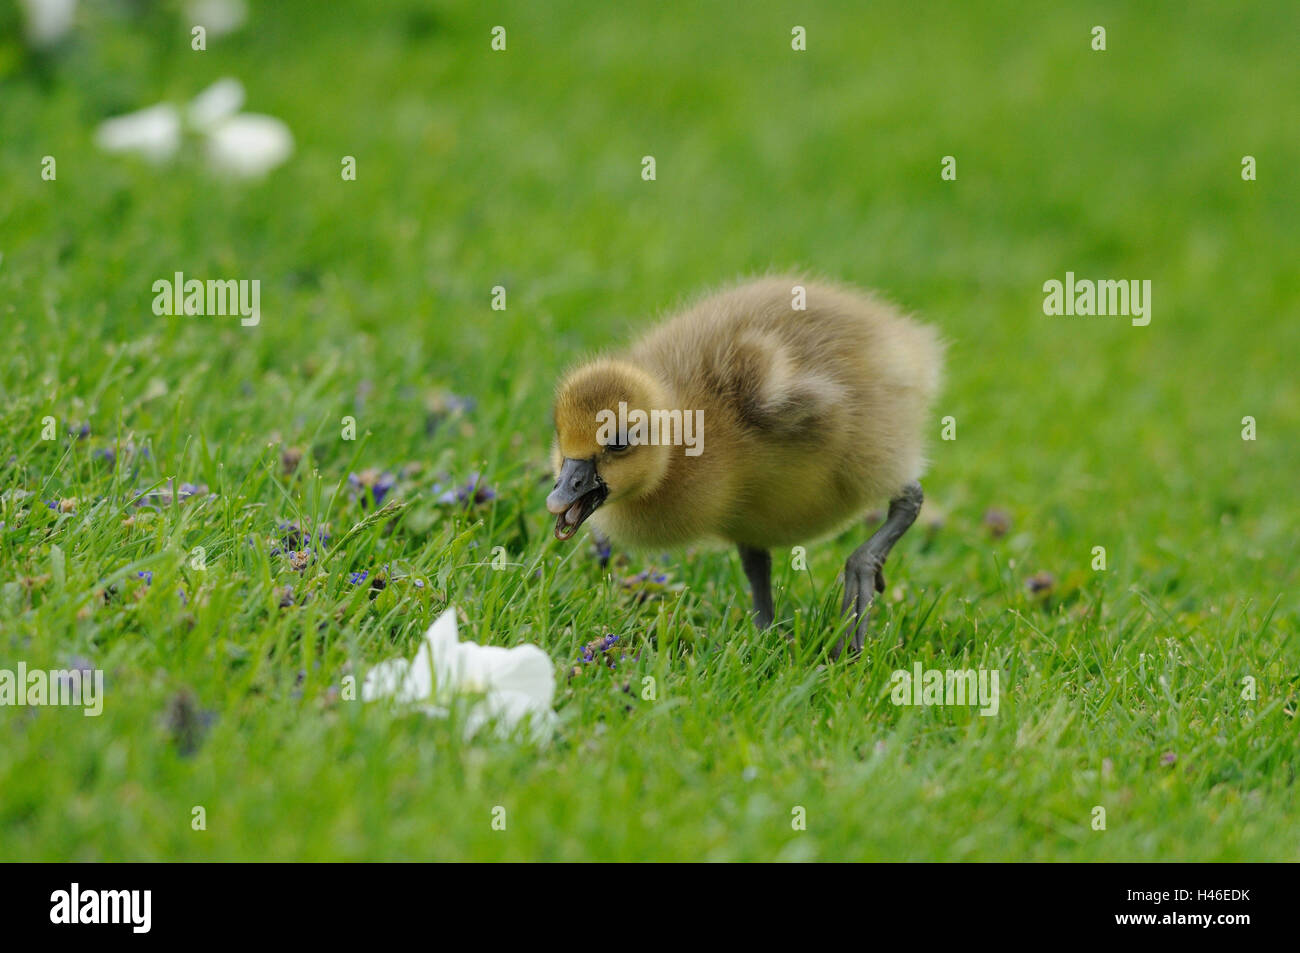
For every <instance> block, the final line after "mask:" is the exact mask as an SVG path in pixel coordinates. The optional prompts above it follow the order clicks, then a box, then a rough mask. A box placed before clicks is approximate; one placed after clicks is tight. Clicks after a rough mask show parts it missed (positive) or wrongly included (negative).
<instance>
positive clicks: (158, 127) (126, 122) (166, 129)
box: [95, 103, 181, 162]
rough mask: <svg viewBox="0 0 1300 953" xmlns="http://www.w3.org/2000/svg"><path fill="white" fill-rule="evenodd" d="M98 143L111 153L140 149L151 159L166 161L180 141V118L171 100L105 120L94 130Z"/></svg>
mask: <svg viewBox="0 0 1300 953" xmlns="http://www.w3.org/2000/svg"><path fill="white" fill-rule="evenodd" d="M95 142H96V144H97V145H98V146H99V147H100V148H101V149H104V150H106V151H108V152H137V153H139V154H140V155H143V156H144V157H145V158H147V159H149V160H150V161H152V162H165V161H166V160H168V159H170V158H171V157H172V156H173V155H175V154H176V150H177V149H178V148H180V144H181V117H180V114H179V113H178V112H177V110H176V107H175V106H173V105H171V104H170V103H159V104H158V105H157V106H150V107H149V108H148V109H141V110H140V111H138V112H133V113H127V114H126V115H125V116H116V117H114V118H113V119H105V120H104V121H103V122H101V123H100V124H99V128H98V129H96V130H95Z"/></svg>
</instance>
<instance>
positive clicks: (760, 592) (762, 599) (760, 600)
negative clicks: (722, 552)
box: [738, 546, 776, 629]
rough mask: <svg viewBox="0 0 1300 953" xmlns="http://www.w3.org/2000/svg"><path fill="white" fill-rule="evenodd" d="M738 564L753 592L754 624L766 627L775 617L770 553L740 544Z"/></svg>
mask: <svg viewBox="0 0 1300 953" xmlns="http://www.w3.org/2000/svg"><path fill="white" fill-rule="evenodd" d="M738 548H739V550H740V565H741V566H743V567H744V569H745V575H746V576H747V577H748V578H749V589H750V592H752V593H753V594H754V624H755V625H757V626H758V627H759V628H760V629H766V628H767V627H768V626H769V625H771V624H772V620H773V619H774V618H776V613H775V612H774V611H773V609H772V554H771V553H769V552H768V551H767V550H766V549H753V548H752V547H749V546H740V547H738Z"/></svg>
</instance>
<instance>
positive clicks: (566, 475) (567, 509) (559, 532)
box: [546, 457, 609, 539]
mask: <svg viewBox="0 0 1300 953" xmlns="http://www.w3.org/2000/svg"><path fill="white" fill-rule="evenodd" d="M608 495H609V489H608V488H607V487H606V486H605V481H604V480H602V479H601V478H600V474H598V473H597V472H596V460H595V458H594V457H593V458H591V459H589V460H574V459H572V458H571V457H565V458H564V463H563V464H561V465H560V476H559V478H558V479H557V480H556V481H555V489H554V490H552V491H551V493H550V496H548V497H547V498H546V508H547V509H548V510H550V511H551V512H552V513H554V514H555V515H556V516H555V538H556V539H568V538H570V537H571V536H572V535H573V534H574V533H576V532H577V531H578V527H579V526H581V525H582V524H583V522H584V521H585V520H586V519H587V517H588V516H590V515H591V514H592V513H594V512H596V510H597V508H598V507H599V506H600V504H602V503H604V502H605V497H607V496H608Z"/></svg>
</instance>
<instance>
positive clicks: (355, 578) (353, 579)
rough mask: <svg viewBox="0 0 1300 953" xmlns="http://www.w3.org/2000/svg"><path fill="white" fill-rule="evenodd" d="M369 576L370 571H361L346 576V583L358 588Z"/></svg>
mask: <svg viewBox="0 0 1300 953" xmlns="http://www.w3.org/2000/svg"><path fill="white" fill-rule="evenodd" d="M369 575H370V571H369V570H367V569H363V570H361V571H360V572H354V573H351V574H350V575H349V576H348V583H349V584H350V585H353V586H359V585H361V584H362V583H363V582H365V581H366V577H367V576H369Z"/></svg>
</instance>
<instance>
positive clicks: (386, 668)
mask: <svg viewBox="0 0 1300 953" xmlns="http://www.w3.org/2000/svg"><path fill="white" fill-rule="evenodd" d="M435 684H436V692H435V690H434V689H435ZM464 694H479V695H482V696H483V697H482V698H481V699H479V700H478V701H477V702H474V703H473V704H472V705H471V707H470V709H469V711H468V712H467V714H466V718H465V737H466V738H472V737H473V736H474V735H475V734H477V733H478V731H479V730H480V729H482V728H483V727H484V725H486V724H488V723H492V724H495V725H496V728H497V732H498V734H500V735H502V736H503V737H504V736H508V735H511V734H513V733H514V732H515V731H516V729H517V728H519V726H520V725H521V724H523V723H525V722H526V723H527V724H528V726H529V735H530V737H531V738H532V739H533V740H534V741H539V742H540V741H546V740H548V739H549V738H550V736H551V735H552V734H553V733H554V730H555V724H556V721H557V719H556V716H555V712H554V711H552V710H551V702H552V700H553V699H554V698H555V667H554V665H553V664H552V663H551V659H550V656H548V655H547V654H546V653H545V652H543V651H542V650H541V649H540V648H538V647H537V646H535V645H520V646H516V647H515V648H510V649H507V648H501V647H500V646H495V645H479V644H478V643H476V642H461V641H460V640H459V638H458V635H457V625H456V610H455V609H454V608H448V609H447V610H446V611H445V612H443V614H442V615H440V616H439V617H438V618H437V619H436V620H435V621H434V623H433V624H432V625H431V626H429V629H428V631H426V632H425V634H424V640H423V641H422V642H421V643H420V649H419V651H418V652H417V653H416V656H415V659H414V660H413V661H412V662H410V663H407V662H406V661H405V660H402V659H396V660H392V661H388V662H383V663H381V664H379V665H377V666H375V667H374V668H373V669H371V670H370V673H369V674H367V676H366V681H365V684H364V685H363V686H362V690H361V697H362V699H363V700H364V701H371V700H373V699H374V698H378V697H392V698H394V699H396V700H398V701H422V700H425V699H429V698H431V697H432V698H436V699H437V700H438V701H439V702H445V703H450V702H451V701H452V700H453V699H454V698H455V697H456V696H457V695H464ZM422 710H423V711H425V712H426V713H428V714H430V715H438V716H440V717H445V716H446V715H447V709H446V708H443V707H438V706H428V705H426V706H423V708H422Z"/></svg>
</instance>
